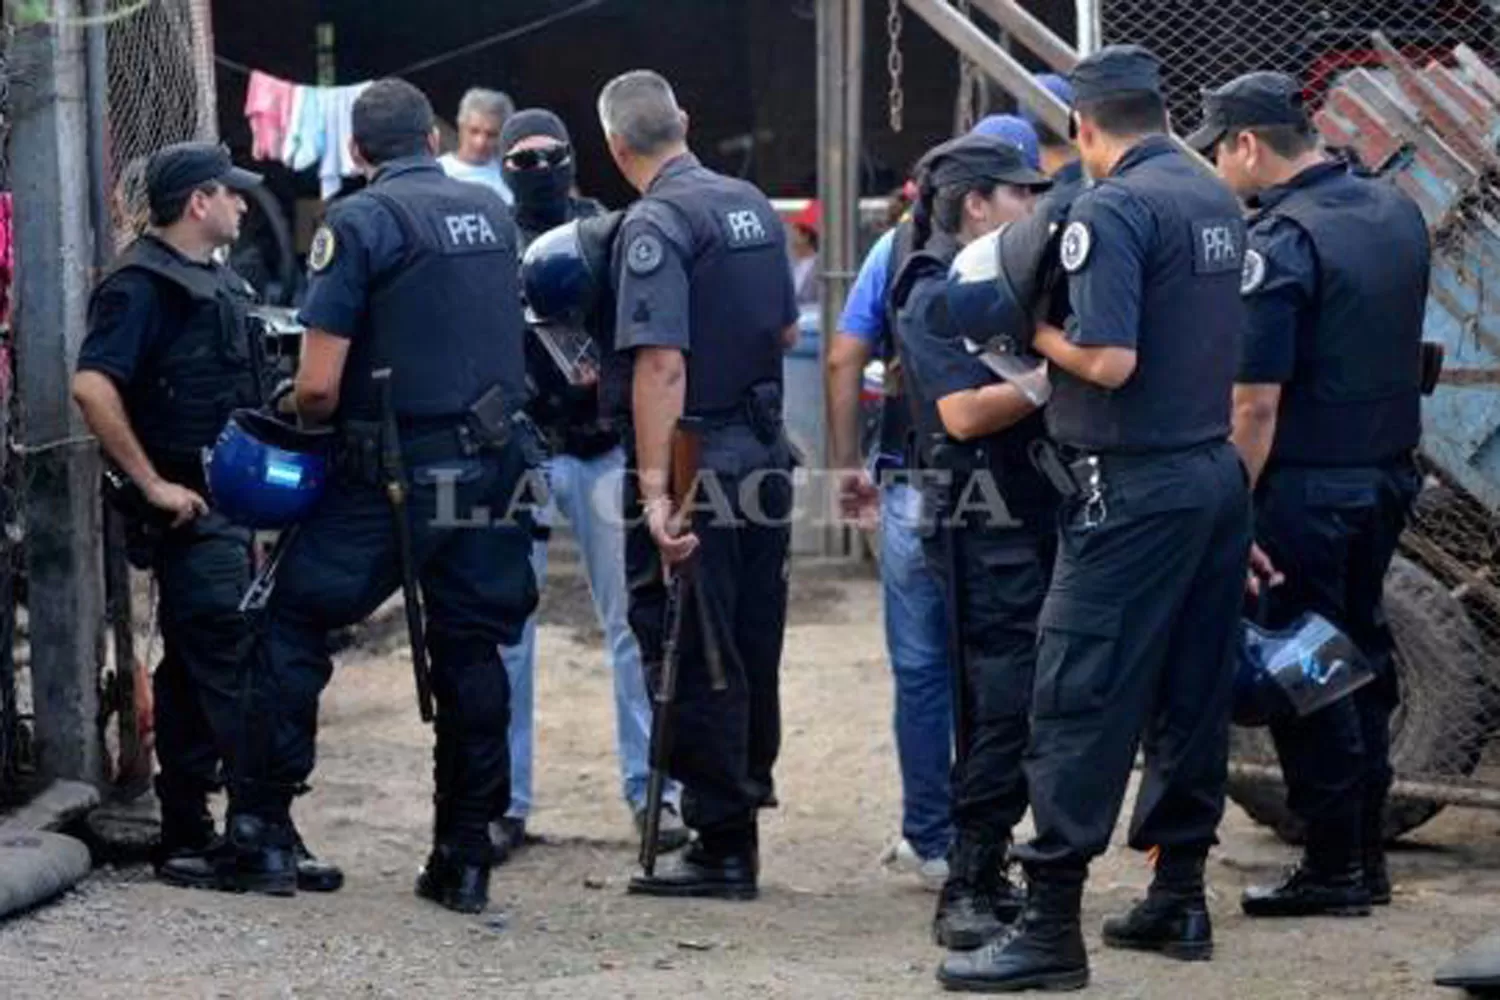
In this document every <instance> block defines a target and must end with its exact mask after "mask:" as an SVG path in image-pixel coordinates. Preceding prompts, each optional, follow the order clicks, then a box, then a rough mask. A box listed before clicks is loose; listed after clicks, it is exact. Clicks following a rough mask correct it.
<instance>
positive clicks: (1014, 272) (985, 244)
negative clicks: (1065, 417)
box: [946, 211, 1058, 405]
mask: <svg viewBox="0 0 1500 1000" xmlns="http://www.w3.org/2000/svg"><path fill="white" fill-rule="evenodd" d="M1057 231H1058V226H1057V224H1056V222H1055V221H1054V220H1053V219H1052V217H1051V215H1050V214H1049V213H1046V212H1040V211H1038V212H1034V213H1032V214H1031V215H1029V216H1027V217H1026V218H1025V219H1021V220H1018V221H1016V222H1008V223H1006V224H1004V225H1003V226H1001V227H1000V228H999V229H997V230H995V231H994V232H992V233H988V234H986V235H984V236H981V237H979V238H978V239H976V240H974V241H973V242H971V243H970V244H969V245H968V246H966V247H964V248H963V250H961V251H959V253H958V256H956V257H955V258H954V259H953V264H952V266H951V267H950V268H949V270H948V287H947V295H946V298H947V304H948V315H949V316H950V317H951V318H952V320H953V323H954V325H955V326H956V327H957V329H958V332H959V334H960V335H961V336H962V337H963V338H964V340H965V346H967V347H968V348H969V351H970V353H972V354H974V355H976V356H977V357H978V358H979V360H980V361H982V362H984V364H985V365H986V366H987V367H988V368H990V370H991V371H993V372H995V374H996V375H998V376H1000V377H1001V378H1003V379H1005V380H1006V381H1008V382H1012V383H1013V384H1016V385H1017V386H1018V387H1019V388H1021V389H1022V391H1023V392H1026V394H1027V396H1028V397H1030V398H1031V400H1032V402H1033V403H1036V404H1037V405H1041V404H1042V403H1044V402H1046V399H1045V396H1044V395H1038V394H1037V393H1036V392H1035V389H1036V388H1038V387H1041V386H1043V385H1044V383H1043V382H1042V381H1041V380H1039V379H1038V378H1037V371H1038V369H1039V367H1040V365H1041V362H1040V360H1039V359H1038V358H1036V357H1035V356H1033V355H1032V354H1031V353H1030V344H1031V336H1032V333H1033V332H1034V331H1035V328H1036V320H1035V318H1034V311H1035V308H1036V304H1037V301H1038V299H1039V297H1040V291H1041V289H1042V288H1043V286H1044V283H1045V281H1046V280H1047V269H1048V267H1049V266H1050V261H1051V260H1052V258H1053V257H1055V256H1056V254H1055V252H1054V248H1055V247H1056V244H1057Z"/></svg>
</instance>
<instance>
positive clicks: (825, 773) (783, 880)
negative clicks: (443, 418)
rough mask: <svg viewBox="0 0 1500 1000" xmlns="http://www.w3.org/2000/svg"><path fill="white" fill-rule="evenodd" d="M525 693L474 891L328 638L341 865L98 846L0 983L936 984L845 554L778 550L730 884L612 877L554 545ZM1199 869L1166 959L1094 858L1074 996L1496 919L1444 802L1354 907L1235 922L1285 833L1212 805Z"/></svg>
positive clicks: (1410, 992) (1411, 949) (187, 987)
mask: <svg viewBox="0 0 1500 1000" xmlns="http://www.w3.org/2000/svg"><path fill="white" fill-rule="evenodd" d="M553 567H554V571H553V579H552V580H551V581H550V583H549V588H548V591H547V597H546V600H545V602H544V607H543V619H542V620H543V622H544V623H545V624H544V626H543V628H542V629H541V638H540V655H539V664H540V676H539V678H538V684H537V687H538V695H537V728H538V734H539V735H538V739H539V747H538V752H537V768H538V772H537V781H536V785H537V788H536V792H537V803H538V806H537V811H536V814H535V815H534V817H533V829H534V831H535V832H536V833H539V834H541V835H543V837H545V843H542V844H539V845H536V846H533V847H530V848H528V849H527V850H525V851H524V852H523V853H522V854H520V855H519V856H518V857H517V858H516V859H515V860H514V861H512V863H511V864H509V865H507V866H505V867H504V868H502V869H500V870H498V871H497V872H496V874H495V877H494V881H493V884H492V896H493V900H494V902H493V903H492V905H491V910H490V912H489V913H488V914H485V915H483V916H481V917H477V918H472V917H460V916H457V915H454V914H450V913H447V912H446V911H443V910H440V909H438V908H436V907H434V906H432V905H430V904H428V903H425V902H422V901H420V900H418V899H416V898H415V897H414V896H413V895H412V892H411V886H412V877H413V875H414V873H415V871H416V868H417V866H418V864H420V862H421V860H422V857H423V855H424V853H425V849H426V845H427V843H428V833H429V822H430V819H429V816H430V813H429V795H430V788H429V761H430V756H429V754H430V749H431V736H430V734H429V733H428V732H426V731H425V730H424V729H423V727H422V726H421V725H420V723H419V722H418V720H417V717H416V711H415V708H414V706H413V703H412V695H411V680H410V671H409V669H408V667H407V663H406V660H405V659H404V655H403V650H402V649H400V648H398V647H395V646H394V645H393V644H392V643H391V642H385V643H383V644H380V645H379V646H377V647H376V648H369V647H368V646H367V647H365V648H362V649H358V650H355V651H351V652H350V653H347V654H345V655H344V656H343V657H342V658H341V663H340V668H339V670H338V671H337V674H336V677H335V679H334V682H333V684H332V685H331V687H330V689H329V691H328V693H327V695H326V697H325V698H324V702H323V715H322V730H321V734H320V737H321V738H320V751H321V753H320V760H319V766H318V770H317V773H316V775H315V776H314V784H315V786H316V787H315V790H314V791H313V793H312V794H311V795H309V796H308V797H306V798H304V799H302V800H301V801H300V802H299V805H298V817H299V822H300V824H301V826H302V829H303V830H304V832H305V833H306V835H307V837H308V840H309V841H310V842H311V843H312V844H313V845H314V847H315V849H317V850H319V851H320V852H321V853H323V854H325V855H326V856H328V857H330V858H333V859H336V860H337V861H339V862H340V863H342V864H343V865H344V867H345V869H346V871H347V872H348V885H347V886H346V887H345V889H344V891H343V892H341V893H339V894H337V895H334V896H314V895H303V896H300V897H298V898H296V899H293V900H269V899H265V898H258V897H239V896H225V895H218V894H214V893H206V892H199V893H193V892H184V891H181V890H174V889H169V888H166V887H163V886H160V885H157V884H156V883H155V882H153V881H152V879H151V876H150V873H149V870H147V869H144V868H127V869H102V870H100V871H98V872H97V873H96V874H95V875H94V876H93V877H92V878H91V879H89V880H88V881H86V882H85V883H84V884H83V885H82V886H81V887H80V888H79V889H78V890H76V891H74V892H73V893H71V894H69V895H68V896H67V897H66V898H64V899H63V900H61V901H59V902H57V903H55V904H53V905H51V906H48V907H45V908H43V909H41V910H39V911H36V912H34V913H32V914H30V915H27V916H23V917H20V918H17V919H15V920H12V921H11V922H10V923H8V924H6V925H4V926H0V997H5V998H11V1000H21V998H32V997H122V998H131V1000H142V998H152V1000H156V998H175V997H193V998H199V997H402V998H405V997H469V996H475V997H488V996H505V997H537V998H550V997H555V998H563V997H568V998H591V997H601V998H602V997H608V998H629V997H661V996H680V997H696V996H704V995H712V996H714V997H716V998H719V1000H732V998H763V997H799V998H800V997H818V998H831V997H838V998H843V997H850V998H856V997H858V998H896V997H902V998H906V997H912V996H924V995H937V994H938V992H939V990H938V987H937V986H936V984H935V982H934V980H933V968H934V965H935V963H936V962H937V960H938V958H939V957H940V954H939V952H938V951H937V950H936V949H935V948H934V947H933V946H932V944H931V943H930V941H929V938H928V921H929V919H930V916H931V907H932V905H933V897H932V896H930V895H927V894H924V893H922V892H921V891H919V890H917V889H915V888H914V887H912V886H910V885H908V884H907V883H905V882H903V881H901V880H900V879H897V878H894V877H892V876H890V875H889V874H887V873H885V872H884V871H882V870H881V869H880V867H879V865H878V864H877V858H878V856H879V854H880V852H881V849H882V847H883V846H884V845H885V844H886V843H887V842H888V841H889V839H890V838H891V837H892V835H893V834H894V832H895V831H896V830H897V828H898V826H899V800H898V794H899V793H898V784H897V776H896V766H895V752H894V748H893V745H892V736H891V727H890V711H891V683H890V678H889V675H888V671H887V667H886V664H885V660H884V656H883V653H882V645H881V634H880V628H879V621H880V595H879V589H878V587H877V585H876V584H875V582H874V581H873V579H871V578H870V574H869V573H868V572H867V571H860V570H858V569H854V570H850V569H847V568H841V567H836V566H829V565H818V564H804V565H799V566H798V567H797V569H796V571H795V574H794V575H795V589H794V593H793V600H792V624H791V627H790V629H789V630H788V634H787V644H786V648H787V653H786V658H785V663H784V668H783V688H782V690H783V704H784V712H785V743H784V746H783V751H782V758H781V765H780V768H779V773H778V785H779V793H780V797H781V801H782V806H781V808H780V809H779V810H778V811H775V812H771V813H769V814H766V818H765V820H764V826H763V834H762V845H763V855H764V857H763V867H764V873H763V880H762V886H763V892H762V897H761V899H760V900H759V901H758V902H755V903H750V904H724V903H712V902H703V903H693V902H664V901H652V900H643V899H639V898H633V897H627V896H626V895H625V894H624V882H625V879H626V878H627V877H628V875H629V873H630V871H631V869H632V866H633V856H634V845H633V843H632V840H631V832H630V827H629V820H628V816H627V813H626V810H625V808H624V806H623V804H622V803H621V801H620V797H619V779H618V771H617V767H616V763H615V754H614V737H613V711H612V701H611V696H610V685H609V682H608V677H607V675H606V671H605V666H604V664H603V662H602V655H601V653H600V646H599V634H598V632H597V630H596V629H595V627H594V625H593V618H592V611H591V609H590V607H589V605H588V601H587V592H586V589H585V586H584V584H583V582H582V580H581V578H580V577H579V575H578V569H577V563H576V561H575V560H573V559H570V558H568V557H567V555H566V554H565V553H559V554H557V555H555V557H554V559H553ZM1223 837H1224V844H1223V846H1222V847H1221V848H1220V850H1219V851H1217V852H1216V854H1215V855H1214V858H1213V861H1212V866H1211V870H1210V877H1211V880H1212V888H1213V900H1212V907H1213V911H1214V918H1215V920H1216V922H1217V927H1216V932H1217V947H1218V953H1217V955H1216V957H1215V959H1214V961H1213V962H1211V963H1207V964H1197V965H1183V964H1178V963H1174V962H1170V961H1167V960H1164V959H1159V958H1155V957H1151V956H1139V955H1130V954H1122V953H1117V952H1110V951H1106V950H1104V949H1103V948H1102V947H1101V946H1100V945H1099V938H1098V927H1099V923H1100V921H1101V919H1102V918H1103V916H1104V915H1105V914H1106V913H1109V912H1112V911H1115V910H1118V909H1120V908H1122V907H1123V906H1125V905H1127V904H1128V902H1129V901H1130V899H1131V898H1132V897H1133V895H1135V893H1136V892H1138V891H1139V890H1140V889H1142V888H1143V887H1144V885H1145V884H1146V881H1147V879H1148V871H1147V868H1146V866H1145V863H1144V861H1143V859H1142V858H1141V857H1140V856H1138V855H1135V854H1133V853H1131V852H1129V851H1126V850H1124V849H1123V848H1119V849H1116V850H1112V851H1111V852H1110V853H1109V854H1108V855H1107V856H1106V857H1105V858H1103V859H1101V860H1100V862H1099V863H1097V864H1096V865H1095V867H1094V870H1093V877H1092V879H1091V881H1090V883H1089V893H1088V896H1087V899H1086V904H1085V905H1086V908H1087V914H1086V921H1087V929H1088V935H1089V944H1090V949H1091V952H1092V955H1091V960H1092V962H1093V985H1092V990H1093V993H1094V995H1097V996H1105V997H1120V998H1135V997H1143V998H1155V997H1162V998H1173V1000H1182V998H1198V997H1204V998H1208V997H1214V998H1217V997H1233V998H1241V997H1253V998H1262V997H1264V998H1272V997H1275V998H1289V1000H1290V998H1297V997H1316V998H1319V1000H1326V998H1330V997H1356V996H1357V997H1381V998H1385V997H1391V998H1395V997H1440V996H1452V995H1453V994H1451V993H1449V992H1447V991H1443V990H1439V989H1437V988H1436V987H1433V986H1431V985H1430V981H1431V976H1432V971H1433V969H1434V967H1435V966H1436V964H1437V963H1438V962H1439V961H1441V960H1442V959H1443V958H1444V957H1445V956H1446V955H1447V954H1448V953H1449V952H1450V951H1451V950H1452V949H1453V948H1454V947H1455V946H1457V945H1458V944H1460V943H1462V942H1464V941H1466V940H1468V939H1470V938H1472V937H1475V936H1477V935H1479V934H1480V933H1481V932H1485V931H1487V930H1490V929H1492V928H1494V927H1496V926H1500V815H1497V814H1494V813H1482V812H1469V811H1460V810H1449V811H1447V812H1445V813H1444V814H1442V815H1441V816H1440V817H1439V818H1438V819H1437V820H1435V821H1433V822H1432V823H1431V824H1429V825H1428V826H1426V827H1424V828H1422V829H1421V830H1419V831H1418V832H1417V833H1416V834H1415V835H1414V836H1413V837H1412V838H1411V844H1410V845H1409V847H1407V848H1406V849H1403V850H1401V851H1400V852H1399V853H1397V854H1395V855H1394V857H1393V862H1392V863H1393V868H1394V874H1395V878H1396V883H1397V896H1396V901H1395V905H1393V906H1392V907H1390V908H1389V909H1385V910H1380V911H1377V915H1376V916H1374V917H1372V918H1371V919H1368V920H1343V921H1340V920H1308V921H1293V922H1287V923H1251V922H1249V921H1247V920H1246V919H1244V918H1243V917H1241V916H1240V915H1239V911H1238V906H1237V898H1238V895H1239V892H1240V890H1241V888H1242V887H1243V886H1244V885H1245V884H1246V883H1247V882H1250V881H1252V880H1253V879H1256V878H1264V877H1267V876H1270V875H1273V874H1274V873H1275V872H1276V871H1277V869H1278V867H1279V866H1280V865H1282V864H1284V863H1286V862H1287V861H1289V859H1290V858H1291V851H1290V850H1289V849H1288V848H1285V847H1283V846H1282V845H1280V844H1278V843H1277V842H1275V841H1273V840H1272V839H1271V838H1270V837H1269V836H1268V835H1266V834H1265V833H1263V832H1262V831H1260V830H1258V829H1257V828H1255V827H1254V826H1253V825H1252V824H1251V823H1250V822H1249V820H1247V819H1246V817H1245V816H1244V814H1243V813H1241V812H1239V810H1237V809H1235V808H1233V807H1231V810H1230V813H1229V816H1228V817H1227V819H1226V821H1225V824H1224V829H1223Z"/></svg>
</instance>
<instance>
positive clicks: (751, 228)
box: [646, 159, 792, 416]
mask: <svg viewBox="0 0 1500 1000" xmlns="http://www.w3.org/2000/svg"><path fill="white" fill-rule="evenodd" d="M646 198H649V199H652V200H655V201H658V202H661V203H663V204H666V205H670V206H671V207H672V208H673V209H674V210H675V211H676V212H677V213H678V215H679V216H680V217H681V218H682V220H683V222H684V224H685V225H686V227H687V231H688V233H689V236H690V238H691V241H692V248H691V254H692V258H691V259H692V265H691V271H690V272H689V275H688V277H689V287H690V293H689V317H688V323H689V326H688V329H689V330H690V331H691V335H692V349H691V351H689V352H688V358H687V400H686V412H687V413H689V414H692V415H699V416H703V415H721V414H726V413H729V412H731V411H734V410H736V409H738V408H739V407H741V405H742V404H743V403H744V402H745V400H746V397H747V394H748V393H749V391H750V388H751V387H752V386H754V385H757V384H759V383H763V382H770V383H774V384H775V385H776V386H777V387H778V388H780V386H781V382H782V367H781V366H782V356H783V350H782V343H781V335H782V331H783V330H784V329H785V328H786V325H787V317H786V315H785V314H784V311H783V310H784V309H785V307H786V302H787V301H788V300H789V298H790V293H787V294H783V289H784V287H785V286H786V285H788V284H789V283H790V282H791V280H792V278H791V273H790V271H789V270H788V268H787V263H786V240H785V235H784V233H783V232H782V226H781V219H780V217H779V216H777V214H776V210H775V209H773V208H772V207H771V203H770V202H769V201H767V200H766V196H765V195H763V194H761V192H760V191H759V190H757V189H756V188H755V187H754V186H753V185H751V184H748V183H746V182H745V181H741V180H736V179H734V178H732V177H724V176H722V175H721V174H716V173H714V172H713V171H711V170H708V169H706V168H705V167H703V166H701V165H700V164H698V163H697V161H696V160H684V159H678V160H674V161H672V162H671V163H668V164H667V166H666V167H665V168H664V169H663V170H662V172H661V174H660V175H658V177H657V179H656V181H655V182H654V183H653V184H652V185H651V188H650V190H649V191H648V192H647V194H646Z"/></svg>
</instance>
